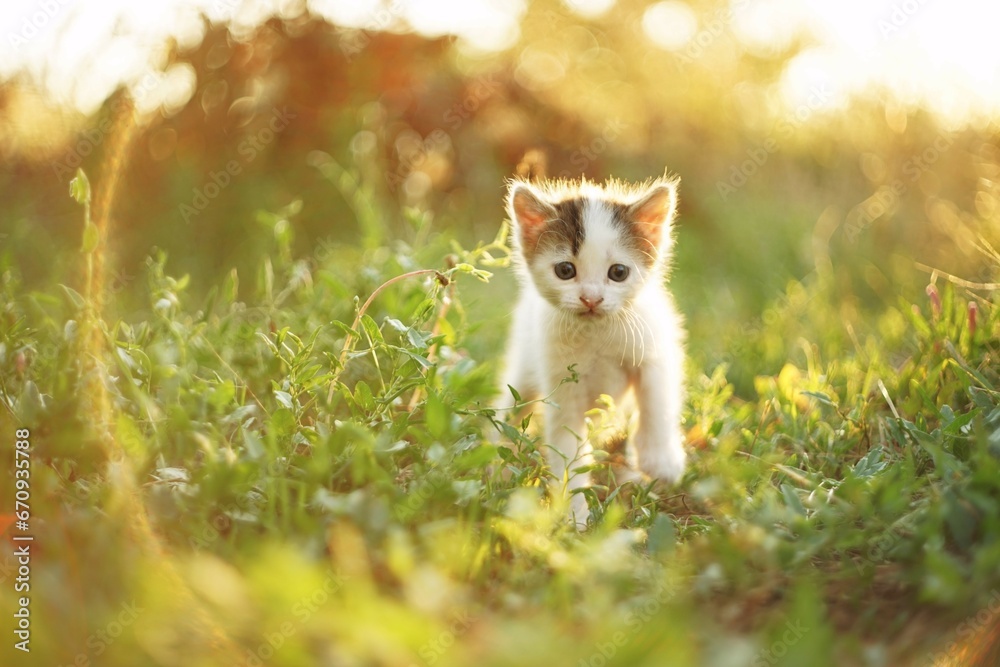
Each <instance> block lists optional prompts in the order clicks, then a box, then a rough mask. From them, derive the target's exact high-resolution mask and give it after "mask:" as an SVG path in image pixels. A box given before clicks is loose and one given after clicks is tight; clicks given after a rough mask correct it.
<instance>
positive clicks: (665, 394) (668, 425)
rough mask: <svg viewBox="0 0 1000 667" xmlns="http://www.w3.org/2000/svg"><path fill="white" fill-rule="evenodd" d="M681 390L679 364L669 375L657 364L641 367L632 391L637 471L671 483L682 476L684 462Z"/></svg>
mask: <svg viewBox="0 0 1000 667" xmlns="http://www.w3.org/2000/svg"><path fill="white" fill-rule="evenodd" d="M683 387H684V377H683V374H682V371H681V370H680V364H674V368H671V369H670V370H669V371H668V369H667V368H666V367H665V365H664V364H662V363H660V364H649V365H648V366H644V367H643V368H642V370H641V372H640V375H639V378H638V382H637V386H636V388H635V397H636V403H637V407H638V408H639V426H638V428H637V429H636V432H635V436H634V442H635V449H636V455H637V458H638V464H639V470H641V471H642V472H644V473H646V474H647V475H649V476H650V477H653V478H655V479H663V480H666V481H668V482H671V483H673V482H677V481H678V480H680V478H681V476H682V475H683V474H684V461H685V459H686V458H687V455H686V454H685V452H684V436H683V434H682V432H681V405H682V403H683V396H684V391H683Z"/></svg>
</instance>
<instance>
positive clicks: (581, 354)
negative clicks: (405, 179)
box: [498, 178, 685, 527]
mask: <svg viewBox="0 0 1000 667" xmlns="http://www.w3.org/2000/svg"><path fill="white" fill-rule="evenodd" d="M676 206H677V181H676V180H674V179H668V178H659V179H656V180H654V181H652V182H649V183H646V184H643V185H640V186H630V185H627V184H624V183H621V182H618V181H614V180H612V181H608V182H607V183H606V184H604V185H603V186H602V185H598V184H595V183H591V182H588V181H587V180H585V179H584V180H582V181H580V182H567V181H542V182H537V183H529V182H527V181H525V180H514V181H512V182H511V184H510V191H509V194H508V198H507V209H508V213H509V215H510V219H511V221H512V223H513V235H512V236H513V241H514V242H513V247H514V257H515V261H516V266H517V272H518V275H519V278H520V282H521V294H520V298H519V300H518V303H517V307H516V309H515V311H514V319H513V326H512V330H511V338H510V343H509V348H508V351H507V364H506V372H505V375H504V378H503V384H502V385H501V390H502V392H503V393H504V394H508V395H509V392H508V390H507V388H506V386H507V385H510V386H512V387H514V388H515V389H516V390H518V393H519V394H520V395H521V397H522V400H528V399H534V398H539V397H544V396H548V395H549V394H550V393H552V392H554V393H553V395H552V396H551V401H550V403H552V404H551V405H550V404H548V403H547V404H545V405H544V407H543V415H542V417H543V425H544V433H543V443H544V445H546V446H547V448H548V451H547V454H548V456H547V458H548V461H549V464H550V466H551V468H552V471H553V472H554V473H555V475H556V477H557V478H559V479H563V478H564V476H567V477H568V487H569V488H568V490H569V491H573V490H575V489H579V488H583V487H587V486H589V485H590V475H589V473H587V472H579V473H574V472H573V469H574V468H577V467H583V466H588V465H591V464H592V463H593V456H592V446H591V443H590V442H589V441H588V440H587V428H586V422H585V413H586V412H587V411H588V410H590V409H592V408H594V407H596V405H597V404H596V401H597V400H598V399H599V398H600V396H601V395H602V394H608V395H610V396H611V397H612V398H613V399H614V400H615V403H616V404H618V403H619V402H620V401H621V399H622V398H623V397H624V396H625V395H626V394H634V399H635V403H636V407H637V408H638V413H639V414H638V425H637V428H636V430H635V432H634V433H633V434H632V436H631V438H630V440H631V443H632V445H633V448H634V460H635V462H636V463H637V464H638V468H639V470H641V471H642V472H644V473H645V474H647V475H649V476H650V477H652V478H657V479H663V480H667V481H669V482H676V481H677V480H679V479H680V477H681V475H682V474H683V472H684V461H685V453H684V448H683V436H682V433H681V427H680V417H681V406H682V403H683V400H684V349H683V343H684V330H683V326H682V318H681V316H680V315H679V314H678V313H677V311H676V309H675V308H674V305H673V300H672V299H671V297H670V295H669V294H668V292H667V290H666V288H665V286H664V280H665V275H666V269H667V265H668V262H669V259H670V251H671V248H672V246H673V235H672V233H671V229H672V223H673V218H674V213H675V210H676ZM569 366H575V371H576V372H577V373H578V381H577V382H565V383H562V384H560V383H561V382H562V381H563V380H564V379H565V378H567V377H568V376H569V375H570V372H569V371H568V370H567V369H568V367H569ZM504 400H506V401H507V403H506V405H503V406H502V407H509V406H510V399H509V398H507V399H504ZM498 405H501V404H498ZM567 469H568V470H569V474H568V475H566V473H567ZM570 507H571V512H572V518H573V521H574V522H575V523H576V524H577V526H578V527H580V526H585V525H586V517H587V514H588V512H587V504H586V500H585V499H584V497H583V495H582V494H580V493H575V494H573V495H572V498H571V502H570Z"/></svg>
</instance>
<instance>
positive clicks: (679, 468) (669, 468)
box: [639, 446, 687, 484]
mask: <svg viewBox="0 0 1000 667" xmlns="http://www.w3.org/2000/svg"><path fill="white" fill-rule="evenodd" d="M686 460H687V454H686V453H685V452H684V450H683V449H682V448H681V447H680V446H677V447H671V448H670V449H669V450H666V451H660V452H656V453H654V454H647V455H646V456H643V455H642V454H641V453H640V455H639V470H641V471H642V472H644V473H645V474H647V475H649V476H650V477H652V478H653V479H661V480H663V481H665V482H669V483H670V484H676V483H677V482H679V481H680V479H681V477H683V476H684V464H685V462H686Z"/></svg>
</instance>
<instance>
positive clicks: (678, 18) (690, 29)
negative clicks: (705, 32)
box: [642, 0, 698, 51]
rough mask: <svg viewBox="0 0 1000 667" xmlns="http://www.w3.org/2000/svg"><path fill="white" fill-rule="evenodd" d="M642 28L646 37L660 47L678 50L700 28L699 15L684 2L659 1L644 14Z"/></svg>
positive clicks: (674, 0)
mask: <svg viewBox="0 0 1000 667" xmlns="http://www.w3.org/2000/svg"><path fill="white" fill-rule="evenodd" d="M642 29H643V32H645V33H646V37H648V38H649V39H650V41H651V42H653V43H654V44H656V45H657V46H659V47H660V48H663V49H667V50H668V51H676V50H677V49H680V48H683V47H684V46H686V45H687V43H688V42H690V41H691V38H692V37H694V34H695V32H697V30H698V17H697V16H695V13H694V12H693V11H691V8H690V7H688V6H687V5H686V4H684V3H683V2H677V1H676V0H668V1H667V2H657V3H656V4H655V5H650V7H649V8H648V9H646V12H645V13H644V14H643V15H642Z"/></svg>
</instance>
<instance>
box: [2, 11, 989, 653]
mask: <svg viewBox="0 0 1000 667" xmlns="http://www.w3.org/2000/svg"><path fill="white" fill-rule="evenodd" d="M643 7H644V3H640V2H621V3H619V4H618V6H617V7H616V8H615V10H614V12H615V13H614V20H609V19H607V18H605V19H600V20H591V21H588V20H585V19H581V18H580V17H578V16H576V15H575V14H571V13H569V12H567V11H566V10H565V9H563V6H562V5H561V4H558V3H556V2H538V3H532V4H531V6H530V8H529V10H528V14H527V16H526V17H525V19H524V22H523V28H522V38H521V42H520V43H519V44H518V45H517V46H516V47H515V48H512V49H510V50H509V51H505V52H503V53H500V54H494V55H491V56H490V57H481V56H473V55H470V54H469V53H468V52H466V51H463V50H461V49H458V48H455V46H454V45H453V44H452V43H450V42H449V41H448V40H444V39H439V40H427V39H422V38H419V37H417V36H415V35H410V34H389V33H375V32H367V31H360V34H359V31H348V30H343V29H339V28H335V27H332V26H329V25H326V24H324V23H322V22H319V21H313V20H306V19H303V20H299V21H293V22H285V23H281V22H277V21H272V22H269V23H268V24H266V25H265V26H262V28H261V29H260V30H259V31H257V33H256V34H254V35H253V36H251V37H249V38H247V39H246V40H243V41H240V40H236V39H234V38H233V37H232V36H230V35H229V34H228V33H227V32H226V31H225V30H224V29H223V28H214V29H213V30H212V31H210V32H209V34H208V35H207V37H206V39H205V40H204V41H203V42H202V43H201V45H200V46H199V47H198V48H197V49H195V50H194V51H192V52H188V53H176V54H175V55H174V58H175V59H177V60H178V61H183V62H190V63H191V64H192V65H193V66H194V67H195V70H196V72H197V74H198V86H197V90H196V92H195V95H194V97H193V98H192V101H191V102H190V103H189V104H188V105H187V106H185V107H184V108H183V109H180V110H178V111H177V112H176V113H174V114H173V115H169V116H157V117H155V118H147V119H143V120H142V122H141V124H140V126H139V128H138V132H137V133H136V135H135V136H136V138H135V140H134V143H133V144H132V145H131V149H130V151H129V153H128V155H127V165H128V166H127V167H125V168H124V171H123V173H122V180H121V184H120V186H119V189H118V192H117V195H116V197H115V201H114V213H113V216H112V219H111V222H110V225H111V226H110V229H111V232H110V236H109V237H108V238H107V244H105V243H103V242H102V239H100V238H97V237H95V236H94V234H95V233H96V232H93V231H87V232H85V231H84V230H85V229H87V230H91V224H92V223H89V222H88V223H87V225H86V226H85V224H84V219H85V214H84V212H83V209H81V207H80V205H79V203H77V202H81V201H84V202H85V201H86V200H87V198H86V197H84V196H82V194H81V193H80V191H79V188H77V189H76V191H75V194H76V195H77V202H74V201H73V199H72V198H70V197H67V196H66V195H67V190H68V188H69V181H70V179H71V178H72V177H73V176H74V175H75V174H76V167H77V165H76V164H72V163H73V162H76V161H77V160H74V159H73V158H72V156H73V155H74V154H75V153H78V152H82V151H80V146H90V149H88V150H87V152H88V155H86V156H83V155H80V156H79V157H81V158H82V159H81V160H79V162H80V163H82V165H83V167H84V169H85V170H86V171H87V173H89V174H90V176H91V180H92V181H94V182H95V183H101V182H104V180H106V179H108V178H109V171H110V170H111V169H113V165H114V164H116V156H115V155H113V154H112V152H113V151H112V150H111V146H112V142H111V141H107V140H106V139H108V137H109V136H111V135H112V134H113V133H115V132H118V131H121V125H120V124H116V123H119V121H118V120H117V119H118V118H120V117H121V109H122V104H121V102H120V100H119V98H114V99H112V100H109V102H108V103H107V105H106V108H105V109H104V110H102V112H101V114H100V115H99V117H98V118H94V119H88V120H86V122H85V123H83V124H82V125H81V126H80V132H79V134H78V135H77V136H76V137H75V138H74V139H73V140H72V141H70V142H69V143H67V145H65V146H63V147H61V148H60V149H59V150H56V151H54V152H52V153H49V154H46V155H44V156H31V155H27V154H25V153H18V154H10V155H7V156H5V157H6V159H8V160H10V161H11V164H12V165H13V166H12V167H11V168H4V169H2V170H0V193H2V194H0V196H2V201H3V202H4V206H3V207H2V210H0V233H2V234H3V235H5V236H4V237H3V238H2V240H0V243H2V246H0V247H2V253H0V262H2V286H0V287H2V290H3V297H2V299H0V304H2V306H0V307H2V309H3V312H2V313H0V402H2V403H3V405H4V408H3V409H2V410H0V428H2V431H3V433H5V434H10V433H13V431H14V429H15V428H29V429H30V430H31V433H32V438H31V441H32V443H33V446H34V450H33V469H32V489H33V491H32V493H33V495H32V515H33V517H34V519H33V521H34V522H35V523H34V525H35V526H36V527H37V531H38V532H37V539H38V542H37V549H38V551H37V559H36V560H35V561H34V566H33V567H34V574H33V576H34V577H35V578H34V580H33V587H32V596H33V597H32V605H33V607H32V611H33V614H34V615H35V617H34V628H35V633H36V634H35V636H34V639H33V646H34V647H35V650H36V651H37V653H36V654H35V655H34V656H33V657H38V659H39V660H41V661H42V663H39V664H43V663H44V664H59V665H63V664H66V665H68V664H101V665H105V664H106V665H133V664H159V665H232V664H239V665H256V664H275V665H305V664H323V665H369V664H378V665H411V664H422V665H451V664H454V665H468V664H485V665H507V664H518V665H523V664H556V665H589V666H594V667H596V666H598V665H612V664H620V665H663V664H671V665H696V664H698V665H700V664H708V665H720V666H722V665H758V664H767V665H779V664H780V665H802V664H810V665H824V664H831V665H832V664H863V665H898V664H924V663H926V662H930V661H931V660H932V658H931V657H930V654H931V653H932V652H933V653H940V652H945V653H946V654H947V659H948V660H952V661H957V662H953V663H947V664H983V665H986V664H995V663H991V662H989V660H990V658H988V657H983V655H986V654H985V653H984V651H986V650H987V649H986V648H983V647H984V646H985V647H988V645H989V644H990V642H991V641H992V642H994V643H995V641H996V636H997V630H996V628H997V624H998V622H1000V621H998V617H997V616H996V614H995V612H992V613H991V614H990V615H989V618H988V619H986V620H985V621H984V620H980V619H981V617H982V610H984V609H990V610H992V609H993V607H989V606H988V605H989V604H990V603H991V600H993V598H994V597H995V593H996V590H997V587H998V586H1000V574H998V573H1000V567H998V566H1000V470H998V466H1000V440H998V434H1000V403H998V401H997V396H998V391H1000V386H998V383H1000V378H998V374H997V364H996V355H997V338H998V333H1000V314H998V311H997V308H996V290H995V286H992V285H990V284H989V283H992V282H993V281H994V280H995V276H996V272H997V267H998V266H1000V257H998V256H997V254H996V252H995V251H993V247H995V246H996V244H995V239H996V238H997V233H996V232H997V224H996V223H997V215H998V212H997V203H996V202H997V191H996V185H995V183H996V178H997V174H998V173H1000V153H998V151H997V148H996V145H995V144H996V142H995V136H994V135H993V134H991V133H990V131H988V130H981V129H975V128H966V129H963V130H950V131H948V130H944V129H942V128H940V127H938V126H937V125H936V123H935V121H934V119H933V118H932V117H930V116H929V115H928V114H926V113H924V112H922V111H919V110H904V109H900V108H898V107H896V106H894V104H893V103H892V102H891V101H889V100H886V99H878V97H877V96H873V97H871V98H859V99H856V100H852V101H850V102H849V104H848V105H847V109H848V110H847V111H838V112H832V111H831V112H827V111H816V112H815V113H812V112H811V113H809V114H808V117H807V118H805V119H803V120H801V121H800V120H797V119H796V116H794V115H787V113H786V112H784V111H782V110H781V108H780V105H779V104H778V103H777V102H776V93H775V81H776V79H777V77H778V75H779V73H780V71H781V65H782V63H784V62H785V61H787V59H788V58H789V57H790V55H792V54H793V53H794V52H795V50H796V49H797V48H798V46H797V45H795V44H792V45H790V46H788V47H787V48H785V49H783V50H781V51H778V52H773V53H769V54H761V53H748V52H745V51H743V50H741V49H739V48H736V46H735V42H734V39H733V38H732V37H731V36H730V35H728V34H726V33H724V34H722V35H721V36H718V37H717V38H716V39H715V40H714V41H713V43H712V44H711V46H710V47H709V48H707V49H706V50H705V52H704V53H703V54H699V56H698V57H697V58H693V59H692V58H690V56H689V55H687V56H685V54H683V53H680V54H670V53H666V52H656V53H655V57H654V55H651V52H650V49H649V47H648V46H647V45H646V44H644V43H640V40H638V39H636V34H635V30H636V27H635V26H636V22H637V20H638V17H639V16H640V15H641V11H642V9H643ZM717 9H718V7H717V6H715V5H705V6H704V7H702V9H701V11H702V12H703V13H705V14H706V15H707V14H710V13H711V12H714V11H716V10H717ZM682 56H683V57H682ZM23 94H24V93H23V91H19V90H17V89H16V88H13V87H12V88H8V89H5V90H2V91H0V97H3V98H4V99H5V100H6V101H7V103H8V104H11V100H12V99H14V98H15V97H16V96H18V95H23ZM790 119H791V120H790ZM102 128H105V129H102ZM88 133H89V134H88ZM81 142H82V143H81ZM534 146H542V147H544V148H546V149H547V151H548V153H549V155H550V158H551V167H550V172H551V173H552V174H554V175H560V174H565V175H567V176H572V177H576V176H578V175H581V174H586V175H588V176H590V177H592V178H597V179H600V178H603V177H605V176H607V175H611V174H614V175H616V176H619V177H622V178H628V179H641V178H645V177H648V176H652V175H657V174H659V173H661V172H662V171H663V169H664V168H669V169H670V170H671V171H673V172H676V173H677V174H679V175H680V176H681V177H682V179H683V181H682V205H681V217H680V221H679V230H678V245H677V254H676V266H675V270H674V274H673V277H672V279H671V285H672V289H673V290H674V292H675V293H676V295H677V298H678V301H679V304H680V306H681V310H682V311H683V312H684V313H685V315H686V317H687V320H688V326H689V329H690V332H691V336H690V338H691V342H690V348H691V373H690V377H691V378H692V379H691V388H690V397H689V404H688V409H687V412H686V427H687V429H688V440H689V446H690V447H691V448H692V456H691V460H692V468H691V470H690V472H689V473H688V475H687V476H686V478H685V480H684V481H683V482H682V484H681V485H680V487H679V488H678V489H675V490H670V489H662V488H658V487H655V486H652V485H641V484H636V483H633V482H629V483H625V484H622V485H616V484H615V483H614V479H613V478H614V475H613V472H614V467H615V461H616V458H615V456H614V453H613V452H612V453H611V454H610V455H609V456H607V457H606V459H602V461H601V463H600V466H599V467H600V468H601V470H600V471H599V473H598V475H597V477H598V478H599V479H601V480H602V484H600V485H599V486H598V487H596V488H595V490H594V491H593V492H590V493H588V501H589V503H590V506H591V527H590V529H589V530H588V531H587V532H586V533H584V534H577V533H576V532H575V531H572V530H570V529H569V527H568V526H566V525H565V524H564V522H563V521H562V517H563V512H562V509H561V508H559V507H557V506H553V504H552V503H551V502H550V501H549V499H548V497H547V496H546V494H545V493H544V489H545V488H546V487H547V486H548V485H551V484H554V483H555V480H552V479H551V478H550V476H549V473H548V471H547V469H546V468H545V466H544V464H543V459H542V457H541V455H540V453H539V451H538V443H537V442H536V440H535V435H534V434H533V431H532V430H531V429H530V428H528V426H529V425H528V424H519V425H509V424H501V423H499V422H497V421H496V420H495V418H494V416H493V414H492V413H491V411H490V410H489V409H488V408H487V406H488V404H489V400H490V398H491V396H492V394H493V391H494V389H493V387H494V377H495V371H496V358H497V351H498V350H499V349H501V347H502V344H503V340H504V337H505V326H506V323H507V314H508V313H509V310H510V307H511V305H512V289H511V288H512V286H513V280H512V279H511V276H510V275H509V272H508V271H506V270H503V266H504V264H505V262H506V249H505V246H504V238H503V235H502V230H501V221H502V218H503V211H502V206H501V201H502V194H503V181H504V178H506V177H507V176H508V175H510V174H511V173H512V172H513V165H514V164H516V162H517V160H518V159H519V158H520V156H521V155H522V154H523V152H524V150H525V149H526V148H529V147H534ZM768 146H772V147H773V148H768ZM748 160H749V161H750V163H752V164H751V166H750V167H744V165H746V164H747V161H748ZM233 164H235V167H233V166H232V165H233ZM753 165H756V166H755V167H754V166H753ZM734 169H735V170H736V172H740V170H741V169H742V170H744V171H752V172H753V173H752V174H750V175H749V176H745V181H746V182H745V184H738V185H737V184H736V183H737V181H738V179H735V180H734V177H733V174H734V173H736V172H734V171H733V170H734ZM720 184H730V185H731V186H732V192H729V191H728V190H727V189H726V188H725V187H723V186H721V185H720ZM213 185H214V187H213ZM98 191H100V190H99V188H98ZM199 196H200V197H201V198H202V200H199ZM202 203H204V204H205V205H204V206H203V207H202V206H201V204H202ZM184 207H189V208H184ZM98 217H99V216H98ZM498 234H500V235H499V236H498ZM95 238H97V240H96V241H95ZM493 239H496V240H495V241H492V240H493ZM991 244H992V245H991ZM468 249H471V250H468ZM98 258H99V259H100V260H101V261H103V262H104V264H105V265H106V266H107V270H106V274H107V275H106V279H105V280H104V281H103V284H101V283H100V282H99V283H98V286H99V288H100V290H99V292H98V293H90V292H88V291H87V289H85V285H86V282H87V281H86V276H87V275H90V273H89V272H91V271H93V270H94V269H93V266H94V261H95V259H98ZM87 267H91V268H90V269H88V268H87ZM498 269H499V270H498ZM414 272H416V273H414ZM486 272H496V275H492V276H491V275H490V274H489V273H486ZM411 273H413V275H411V276H408V277H405V278H402V279H399V277H400V276H406V275H407V274H411ZM487 279H488V282H483V280H487ZM373 294H374V295H375V297H374V298H373V299H372V300H371V302H370V304H367V307H365V304H366V300H367V299H368V297H369V296H371V295H373ZM362 310H363V312H362ZM95 341H96V342H95ZM95 346H96V347H95ZM95 387H96V388H95ZM102 396H105V397H106V399H107V405H106V406H102V404H101V397H102ZM4 437H8V436H6V435H5V436H4ZM0 451H3V453H4V458H5V463H6V464H7V465H6V467H5V468H4V469H5V470H11V471H12V470H13V469H14V466H13V461H14V454H13V453H12V451H11V450H10V449H9V448H6V447H5V448H3V449H2V450H0ZM0 479H2V480H3V481H2V490H3V493H4V495H5V497H6V496H9V492H8V489H9V488H11V486H12V482H13V476H12V475H8V474H6V473H5V474H4V475H3V476H0ZM4 558H8V560H3V559H0V566H3V567H2V568H0V576H2V578H3V580H4V588H3V590H4V593H3V594H2V595H0V612H2V614H3V615H4V616H5V617H6V618H10V614H11V613H13V610H14V605H15V600H14V599H13V597H12V596H11V595H10V581H11V574H10V572H11V570H10V568H9V563H10V561H9V556H4ZM991 596H992V597H991ZM994 606H995V605H994ZM977 614H979V616H977ZM954 642H958V644H957V645H954V646H953V645H952V644H953V643H954ZM11 650H12V649H10V645H9V643H5V645H4V646H3V648H2V649H0V651H2V653H0V654H2V655H4V656H7V655H9V653H8V652H9V651H11ZM977 651H978V652H979V653H977ZM80 656H83V657H82V658H80ZM81 660H82V662H81ZM976 660H979V662H976ZM88 661H89V662H88ZM963 661H964V662H963Z"/></svg>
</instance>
